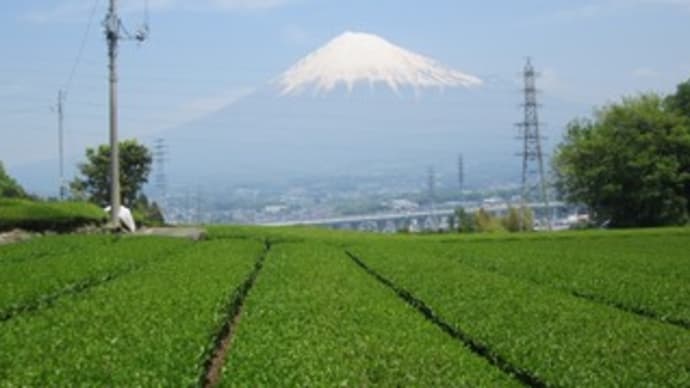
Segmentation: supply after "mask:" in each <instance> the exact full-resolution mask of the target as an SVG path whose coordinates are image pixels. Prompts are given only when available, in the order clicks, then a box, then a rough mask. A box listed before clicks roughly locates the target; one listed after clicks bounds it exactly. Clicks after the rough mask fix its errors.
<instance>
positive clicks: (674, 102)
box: [666, 80, 690, 118]
mask: <svg viewBox="0 0 690 388" xmlns="http://www.w3.org/2000/svg"><path fill="white" fill-rule="evenodd" d="M666 103H667V104H668V106H669V108H671V109H673V110H675V111H676V112H678V113H680V114H681V115H685V117H688V118H690V80H687V81H685V82H683V83H682V84H680V85H678V88H677V89H676V93H675V94H672V95H670V96H668V97H667V98H666Z"/></svg>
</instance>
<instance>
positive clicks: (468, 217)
mask: <svg viewBox="0 0 690 388" xmlns="http://www.w3.org/2000/svg"><path fill="white" fill-rule="evenodd" d="M454 218H455V219H456V220H457V230H458V232H460V233H474V232H475V221H474V215H472V214H471V213H468V212H467V211H465V208H462V207H459V208H457V209H455V217H454Z"/></svg>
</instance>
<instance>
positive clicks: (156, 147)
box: [153, 138, 168, 213]
mask: <svg viewBox="0 0 690 388" xmlns="http://www.w3.org/2000/svg"><path fill="white" fill-rule="evenodd" d="M167 152H168V148H167V146H166V145H165V140H164V139H163V138H157V139H156V140H154V142H153V161H154V164H155V171H156V175H155V176H154V185H155V187H156V191H157V194H158V205H159V206H160V207H161V211H162V212H163V213H165V208H166V205H167V195H168V180H167V177H166V175H165V162H166V161H167Z"/></svg>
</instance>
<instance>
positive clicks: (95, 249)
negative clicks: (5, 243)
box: [0, 236, 181, 319]
mask: <svg viewBox="0 0 690 388" xmlns="http://www.w3.org/2000/svg"><path fill="white" fill-rule="evenodd" d="M62 241H63V243H64V244H65V245H66V246H67V247H73V246H75V245H76V244H75V243H79V245H78V246H79V249H66V250H64V251H63V252H62V253H57V252H56V253H53V254H51V255H50V256H45V255H38V256H36V255H35V253H34V252H33V249H34V248H33V246H34V245H35V244H23V245H22V246H21V247H22V248H23V249H20V252H21V251H24V254H25V255H26V256H27V257H31V256H34V257H33V258H31V259H29V258H27V259H23V260H7V259H6V258H5V257H3V258H2V259H1V260H0V263H1V264H2V269H3V270H2V271H1V272H0V283H1V284H3V285H4V287H3V288H2V289H0V319H2V318H3V317H4V316H8V315H13V314H15V313H17V312H20V311H23V310H28V309H33V308H36V307H37V306H39V305H41V304H43V303H45V302H47V301H51V300H52V299H54V298H55V297H57V296H59V295H62V294H65V293H70V292H73V291H74V290H77V289H80V288H84V287H85V286H89V285H93V284H98V283H100V282H102V281H103V280H104V279H110V278H113V277H115V276H119V275H120V274H124V273H127V272H129V271H131V270H132V269H134V268H136V267H139V266H141V265H143V264H144V263H146V262H147V260H152V259H155V258H158V257H160V256H163V255H165V254H167V253H169V251H170V250H171V249H172V248H176V247H179V246H180V245H181V244H178V243H180V241H171V242H168V240H165V239H151V238H141V237H134V238H127V239H121V240H113V239H112V238H110V237H105V236H92V237H87V236H75V237H72V236H70V237H68V238H66V239H63V240H62ZM38 246H39V247H40V244H38ZM0 252H1V251H0ZM39 252H40V250H39ZM58 252H60V251H58ZM16 254H17V252H15V255H16Z"/></svg>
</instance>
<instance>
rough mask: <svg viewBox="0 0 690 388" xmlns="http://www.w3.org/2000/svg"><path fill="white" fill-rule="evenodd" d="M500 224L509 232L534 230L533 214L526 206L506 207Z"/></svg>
mask: <svg viewBox="0 0 690 388" xmlns="http://www.w3.org/2000/svg"><path fill="white" fill-rule="evenodd" d="M501 225H503V228H505V230H507V231H509V232H521V231H532V230H534V215H533V214H532V210H531V209H529V208H526V207H521V208H514V207H512V206H510V207H508V213H507V214H506V215H505V217H503V218H501Z"/></svg>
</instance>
